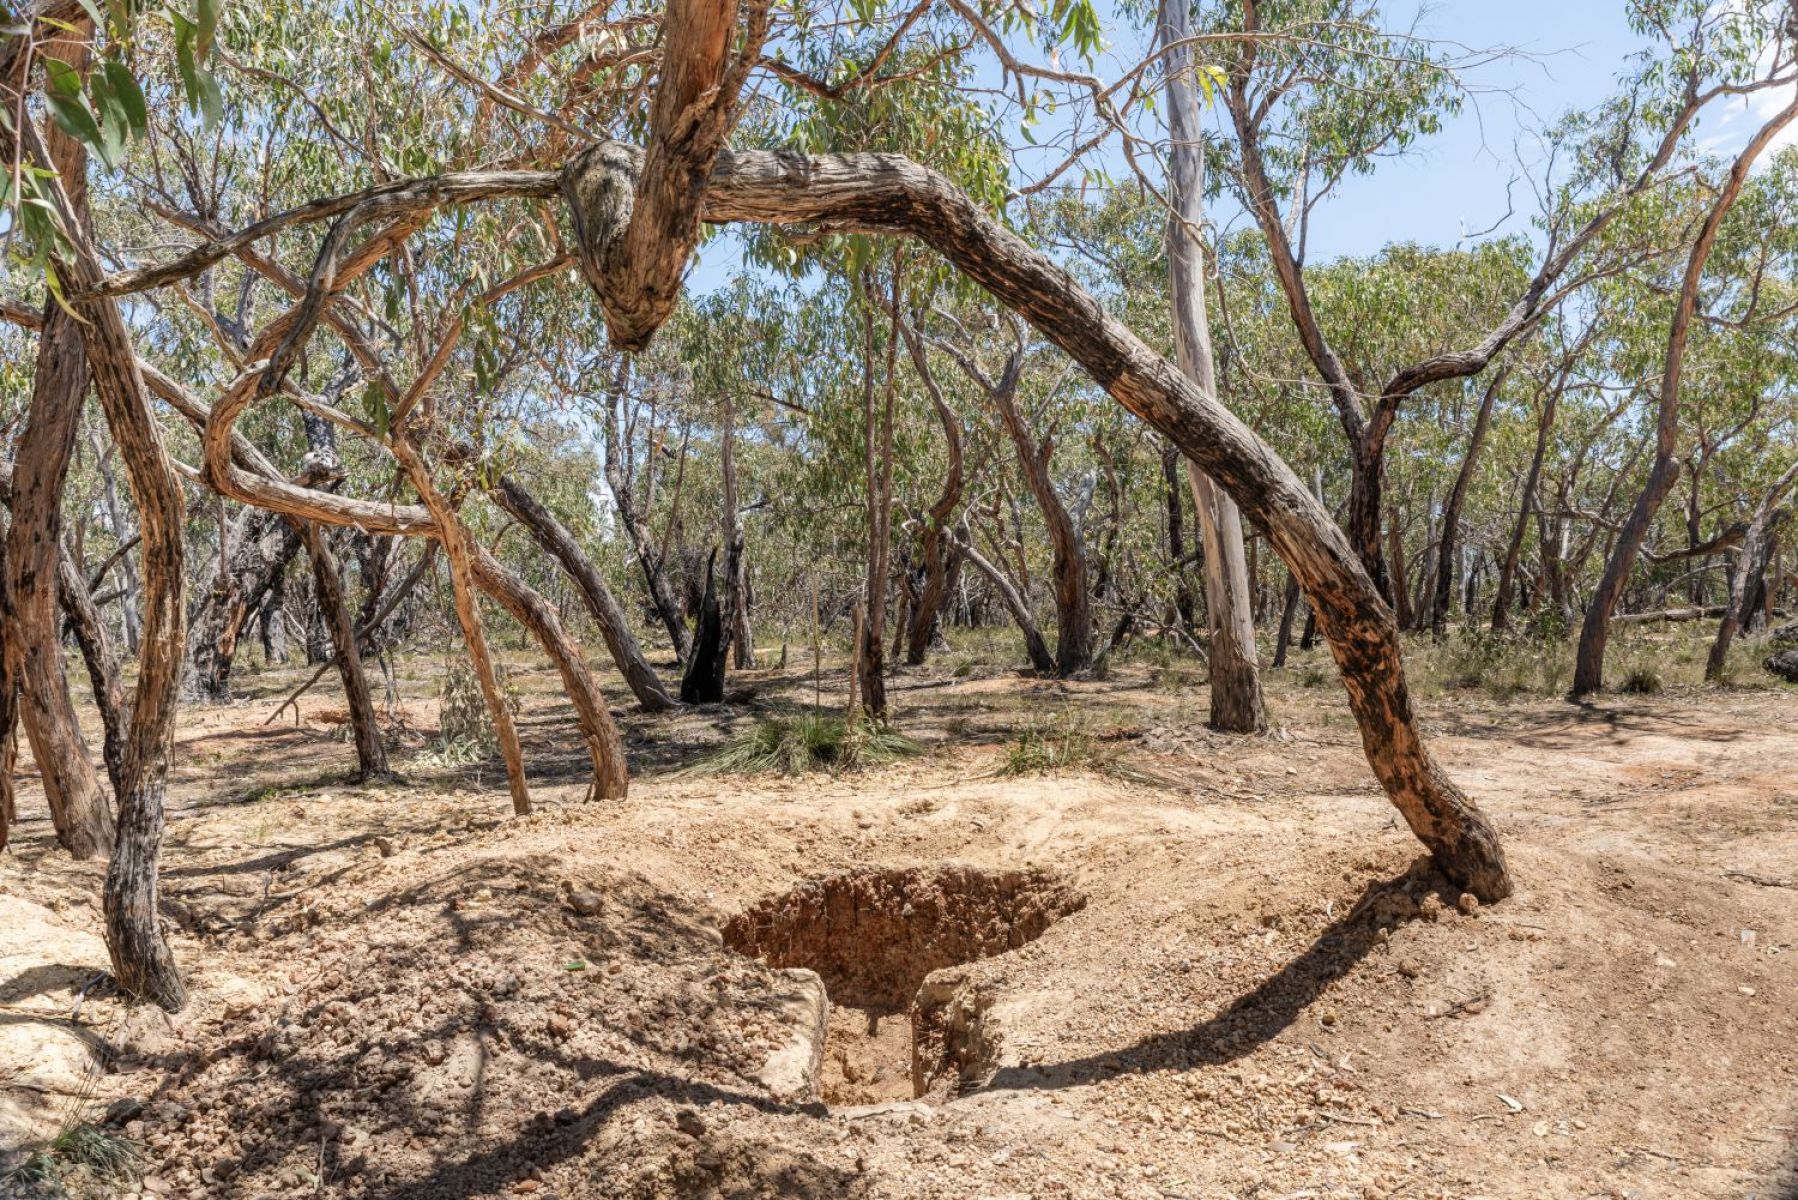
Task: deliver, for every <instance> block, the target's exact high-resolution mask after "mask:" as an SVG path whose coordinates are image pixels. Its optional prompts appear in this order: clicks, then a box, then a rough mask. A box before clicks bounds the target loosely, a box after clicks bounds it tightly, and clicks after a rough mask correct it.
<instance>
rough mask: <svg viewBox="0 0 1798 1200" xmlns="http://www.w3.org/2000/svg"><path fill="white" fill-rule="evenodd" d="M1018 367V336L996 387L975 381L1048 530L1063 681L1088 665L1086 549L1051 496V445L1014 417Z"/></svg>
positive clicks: (1090, 651)
mask: <svg viewBox="0 0 1798 1200" xmlns="http://www.w3.org/2000/svg"><path fill="white" fill-rule="evenodd" d="M1023 366H1024V347H1023V343H1022V337H1021V335H1020V337H1019V344H1018V346H1017V348H1016V349H1015V350H1013V351H1012V353H1011V354H1010V355H1009V356H1008V357H1007V358H1006V361H1005V368H1004V370H1003V371H1001V372H1000V374H999V378H998V379H997V380H996V381H991V382H989V381H987V380H986V379H985V378H984V377H983V376H976V377H975V378H976V379H977V380H978V381H979V382H980V383H981V384H982V385H983V387H984V389H985V391H986V393H987V395H988V397H989V398H990V399H991V400H992V402H993V406H994V407H995V408H997V409H998V410H999V420H1000V423H1001V424H1003V425H1004V427H1005V432H1006V434H1007V436H1009V437H1010V438H1011V444H1012V447H1013V448H1014V449H1015V450H1016V451H1017V456H1018V465H1019V466H1020V467H1021V468H1022V469H1023V474H1024V483H1025V486H1027V487H1028V488H1029V489H1030V495H1031V496H1032V498H1034V499H1035V500H1036V506H1037V508H1038V510H1039V511H1040V512H1041V513H1042V517H1043V526H1044V527H1045V528H1046V529H1047V530H1048V534H1049V548H1050V550H1051V552H1052V553H1051V559H1050V572H1049V574H1050V578H1051V580H1052V581H1053V583H1054V588H1055V674H1056V675H1058V676H1060V677H1062V678H1066V677H1067V676H1069V675H1073V674H1075V673H1076V672H1079V671H1084V670H1085V669H1086V668H1087V667H1089V666H1091V665H1092V657H1093V615H1092V599H1091V589H1090V588H1089V587H1088V581H1087V566H1086V547H1085V545H1084V544H1083V542H1082V539H1081V536H1080V531H1079V530H1078V529H1076V528H1075V527H1074V521H1073V518H1072V517H1070V516H1069V515H1068V510H1067V506H1066V505H1065V504H1063V503H1062V502H1061V496H1060V494H1059V493H1057V492H1056V490H1055V480H1054V477H1053V476H1052V475H1051V474H1050V473H1049V461H1050V458H1051V456H1052V455H1053V454H1054V450H1055V446H1054V442H1053V440H1052V439H1051V438H1046V437H1045V438H1043V439H1042V440H1041V441H1038V440H1037V438H1036V435H1035V434H1034V433H1033V432H1031V430H1030V429H1029V428H1028V427H1027V426H1026V425H1025V424H1024V418H1023V414H1021V413H1020V412H1019V411H1018V402H1017V399H1018V382H1019V379H1020V377H1021V376H1022V374H1023Z"/></svg>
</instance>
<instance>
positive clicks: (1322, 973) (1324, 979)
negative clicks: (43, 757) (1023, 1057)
mask: <svg viewBox="0 0 1798 1200" xmlns="http://www.w3.org/2000/svg"><path fill="white" fill-rule="evenodd" d="M1431 875H1433V870H1432V869H1431V868H1430V867H1429V865H1428V861H1427V860H1425V859H1419V860H1418V863H1417V864H1415V865H1413V866H1412V867H1411V868H1410V869H1408V870H1406V871H1404V872H1401V873H1400V874H1398V875H1396V876H1393V877H1392V878H1390V879H1385V880H1378V881H1375V882H1372V883H1369V884H1368V885H1367V886H1366V888H1365V889H1363V891H1362V893H1361V895H1360V897H1358V898H1357V899H1356V901H1355V903H1354V904H1352V905H1351V906H1350V907H1349V910H1348V912H1347V913H1346V914H1345V915H1344V916H1342V917H1340V918H1338V919H1337V920H1336V921H1334V922H1332V923H1331V924H1330V925H1328V926H1326V927H1325V928H1324V930H1323V932H1322V933H1320V934H1319V935H1318V936H1317V938H1316V940H1314V941H1313V942H1312V943H1311V944H1310V945H1309V946H1308V947H1306V948H1305V950H1304V951H1303V952H1302V953H1300V954H1299V955H1298V957H1296V958H1294V959H1292V960H1291V961H1290V962H1288V963H1287V964H1286V965H1285V966H1284V967H1282V968H1280V970H1279V971H1278V972H1277V973H1275V974H1274V975H1273V976H1271V977H1269V978H1268V979H1266V980H1264V981H1263V982H1262V983H1261V984H1260V985H1259V986H1257V987H1256V988H1255V989H1254V990H1253V991H1251V992H1248V993H1247V994H1245V995H1242V996H1239V997H1237V998H1236V999H1235V1000H1234V1001H1232V1002H1231V1003H1230V1005H1229V1006H1228V1007H1227V1008H1225V1009H1223V1010H1222V1011H1221V1012H1219V1013H1217V1014H1216V1015H1215V1016H1213V1017H1210V1018H1209V1019H1207V1020H1205V1021H1202V1022H1200V1023H1199V1024H1197V1025H1195V1026H1193V1027H1192V1028H1190V1029H1180V1030H1174V1031H1170V1032H1166V1033H1157V1034H1152V1035H1150V1036H1148V1037H1145V1038H1142V1039H1141V1040H1139V1041H1137V1042H1134V1043H1132V1044H1131V1045H1129V1046H1125V1047H1121V1048H1119V1049H1116V1050H1106V1051H1102V1052H1100V1053H1097V1054H1089V1055H1086V1056H1084V1057H1081V1058H1074V1059H1069V1060H1067V1061H1065V1062H1058V1063H1048V1064H1033V1065H1031V1066H1014V1067H1002V1068H1000V1069H999V1071H998V1072H997V1073H996V1074H995V1075H994V1076H993V1077H992V1078H991V1079H990V1080H989V1081H988V1082H987V1083H986V1084H985V1087H986V1088H992V1089H1009V1090H1017V1091H1026V1090H1045V1089H1056V1088H1064V1087H1072V1086H1076V1085H1079V1084H1085V1083H1091V1082H1094V1081H1096V1080H1100V1079H1108V1078H1112V1077H1114V1076H1118V1075H1130V1074H1137V1075H1146V1074H1151V1073H1154V1072H1158V1071H1180V1070H1189V1069H1191V1068H1194V1067H1212V1066H1222V1065H1225V1064H1228V1063H1231V1062H1235V1061H1236V1060H1238V1059H1241V1058H1245V1057H1247V1056H1248V1055H1250V1054H1252V1053H1253V1052H1254V1051H1255V1050H1256V1049H1258V1048H1259V1047H1261V1046H1263V1045H1265V1044H1266V1043H1268V1042H1271V1041H1273V1040H1274V1039H1275V1038H1277V1037H1278V1036H1279V1035H1280V1034H1281V1033H1282V1032H1284V1031H1285V1030H1286V1029H1288V1028H1290V1027H1291V1026H1292V1025H1293V1023H1294V1022H1296V1021H1297V1020H1298V1019H1299V1017H1300V1016H1301V1015H1302V1014H1303V1013H1304V1011H1305V1010H1306V1009H1307V1008H1308V1007H1309V1006H1310V1005H1311V1003H1312V1002H1313V1001H1315V1000H1316V999H1317V998H1318V997H1319V996H1321V995H1322V994H1323V993H1324V992H1325V991H1327V990H1328V989H1329V987H1330V985H1331V984H1333V983H1335V982H1336V981H1337V980H1339V979H1341V978H1343V977H1344V976H1346V975H1348V974H1349V972H1351V971H1353V970H1354V969H1355V967H1356V966H1358V965H1359V964H1360V963H1361V961H1362V960H1363V959H1365V958H1366V957H1367V956H1368V954H1369V953H1371V952H1372V950H1373V948H1374V947H1375V946H1376V945H1378V944H1379V942H1380V939H1379V931H1380V926H1379V923H1378V922H1377V921H1376V920H1375V918H1374V917H1373V916H1372V914H1371V910H1372V908H1373V906H1374V902H1375V901H1377V900H1378V899H1379V898H1380V897H1382V896H1384V895H1388V894H1394V893H1396V892H1398V891H1400V890H1401V889H1403V888H1404V887H1405V886H1406V885H1407V884H1408V883H1411V882H1413V881H1415V880H1418V879H1424V880H1426V881H1427V880H1428V879H1429V878H1430V877H1431ZM1426 886H1428V885H1427V882H1426Z"/></svg>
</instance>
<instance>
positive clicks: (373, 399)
mask: <svg viewBox="0 0 1798 1200" xmlns="http://www.w3.org/2000/svg"><path fill="white" fill-rule="evenodd" d="M362 412H363V415H364V416H366V417H367V418H368V421H369V424H371V425H373V426H374V427H375V430H376V432H378V433H379V434H380V435H381V436H382V437H386V436H387V428H388V425H389V424H390V423H391V422H392V420H393V410H392V409H391V408H390V407H389V406H388V403H387V389H386V388H385V387H383V386H381V381H380V380H378V379H371V380H369V381H368V386H367V387H365V388H363V389H362Z"/></svg>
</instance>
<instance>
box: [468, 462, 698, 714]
mask: <svg viewBox="0 0 1798 1200" xmlns="http://www.w3.org/2000/svg"><path fill="white" fill-rule="evenodd" d="M493 496H494V498H495V499H496V500H498V501H499V506H500V507H501V508H503V509H505V510H506V511H507V512H508V513H510V514H511V515H512V516H513V517H514V518H516V519H517V521H518V523H519V524H520V525H523V526H524V527H525V529H526V530H527V531H528V532H529V533H530V535H531V540H532V541H534V542H536V543H537V545H538V546H539V547H541V548H542V549H543V551H544V552H545V553H546V554H548V555H550V556H551V557H552V558H554V559H555V560H556V561H557V562H558V563H560V564H562V569H563V570H564V571H566V572H567V573H568V576H569V578H570V579H573V580H574V582H575V586H576V587H578V588H580V590H581V598H582V599H583V600H585V601H586V602H587V611H588V612H589V613H590V614H591V615H592V617H593V622H594V624H596V625H598V626H599V632H600V636H602V637H604V638H605V640H606V648H607V649H608V650H610V651H611V652H612V661H613V662H614V663H616V664H617V666H618V670H619V672H620V673H621V674H622V675H623V676H624V681H625V683H626V684H628V685H629V686H630V689H631V693H632V694H633V695H635V696H636V697H637V702H638V703H639V704H641V705H642V706H643V707H644V709H645V710H646V711H649V712H661V711H662V710H664V709H668V708H672V707H674V698H673V697H672V696H670V695H669V694H668V692H667V690H666V689H665V688H663V686H662V680H661V678H660V677H659V676H657V675H656V672H655V668H654V667H652V666H650V665H649V661H648V660H647V659H645V658H644V657H643V649H642V647H640V646H638V645H637V639H636V636H635V635H634V634H632V633H631V628H630V623H629V621H628V620H626V618H625V615H624V610H623V609H621V608H619V607H618V601H617V599H616V598H615V597H614V596H613V595H612V590H611V589H610V588H608V587H607V586H606V581H605V580H604V579H603V578H602V577H601V576H600V574H599V569H598V568H597V567H595V566H594V565H593V560H592V559H590V558H588V557H587V554H586V552H585V551H583V550H582V549H581V547H580V544H579V543H578V542H576V541H575V540H574V535H573V534H571V533H569V532H568V530H567V529H566V528H565V527H564V526H563V525H562V523H561V522H560V521H558V520H556V518H555V514H553V513H551V512H550V511H549V510H548V509H547V508H545V507H543V505H542V504H541V503H539V502H538V500H537V498H536V497H535V496H533V495H531V494H530V493H529V492H528V491H526V490H525V489H524V487H523V486H522V485H520V484H519V483H518V482H517V481H516V480H514V479H512V478H511V477H510V476H506V475H502V476H500V478H499V482H498V484H497V486H496V487H495V488H494V491H493Z"/></svg>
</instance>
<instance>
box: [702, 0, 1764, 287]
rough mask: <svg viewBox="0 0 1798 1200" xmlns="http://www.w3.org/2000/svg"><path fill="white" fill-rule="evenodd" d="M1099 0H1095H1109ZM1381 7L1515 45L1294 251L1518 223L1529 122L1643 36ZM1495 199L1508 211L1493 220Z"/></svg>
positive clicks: (1507, 17)
mask: <svg viewBox="0 0 1798 1200" xmlns="http://www.w3.org/2000/svg"><path fill="white" fill-rule="evenodd" d="M1100 4H1101V11H1102V12H1103V11H1105V10H1107V9H1110V7H1111V4H1112V0H1100ZM1385 11H1386V13H1387V23H1388V26H1389V27H1390V28H1393V29H1405V28H1414V29H1415V31H1416V32H1417V33H1418V34H1419V35H1420V36H1424V37H1429V38H1434V39H1440V40H1442V41H1444V42H1447V43H1451V44H1452V45H1451V46H1450V47H1448V48H1447V49H1449V50H1450V51H1451V52H1452V51H1453V50H1455V49H1456V48H1459V47H1464V48H1466V49H1467V50H1469V51H1480V50H1495V49H1499V48H1509V49H1510V50H1512V51H1515V52H1516V53H1514V54H1508V55H1501V56H1498V57H1496V58H1494V59H1493V60H1492V61H1489V62H1486V63H1485V64H1484V65H1481V66H1478V67H1476V68H1474V69H1471V70H1469V71H1467V72H1465V73H1464V75H1463V82H1464V83H1465V84H1466V85H1467V87H1468V89H1469V92H1468V96H1467V98H1466V103H1465V104H1464V106H1463V109H1462V111H1461V112H1460V113H1459V114H1458V115H1456V116H1454V117H1452V118H1450V119H1449V120H1447V121H1446V122H1445V125H1444V128H1443V130H1442V132H1441V133H1440V134H1439V135H1437V136H1436V137H1433V138H1430V139H1428V140H1427V141H1424V142H1421V143H1419V144H1417V145H1416V146H1414V147H1413V148H1412V149H1411V151H1410V152H1408V153H1407V154H1406V155H1405V156H1404V157H1402V158H1398V159H1389V160H1386V161H1384V162H1382V163H1381V164H1380V166H1379V168H1378V170H1377V171H1376V172H1375V173H1374V174H1372V175H1368V176H1361V177H1355V178H1351V179H1348V180H1346V181H1344V182H1343V183H1342V184H1341V185H1340V187H1339V188H1338V190H1337V191H1336V192H1335V193H1334V194H1333V195H1332V196H1331V197H1329V198H1328V199H1327V200H1326V201H1325V202H1324V203H1323V204H1321V205H1319V206H1318V208H1317V209H1316V211H1315V213H1314V215H1313V217H1312V225H1311V231H1310V240H1309V251H1308V258H1309V259H1310V261H1311V262H1313V263H1318V262H1322V261H1327V260H1329V259H1331V258H1335V257H1338V256H1342V255H1363V254H1370V253H1374V252H1376V251H1378V250H1379V249H1380V248H1382V247H1383V246H1386V245H1389V244H1391V243H1393V242H1405V241H1416V242H1421V243H1425V244H1433V245H1443V246H1446V245H1452V244H1454V243H1455V242H1456V241H1457V240H1458V239H1460V238H1462V237H1463V236H1464V235H1465V234H1469V233H1472V234H1480V233H1483V232H1485V231H1487V230H1489V229H1491V228H1492V227H1493V225H1494V223H1495V222H1501V220H1502V224H1500V225H1499V226H1498V228H1497V229H1496V230H1495V231H1494V232H1495V233H1497V234H1503V233H1515V232H1524V233H1528V232H1529V231H1530V230H1529V220H1530V217H1531V215H1532V214H1533V212H1534V211H1535V196H1534V193H1533V192H1532V191H1531V189H1530V186H1529V179H1530V168H1531V167H1533V166H1537V165H1539V164H1540V161H1541V158H1542V155H1543V153H1544V148H1543V147H1542V146H1541V144H1540V143H1539V141H1537V140H1536V138H1535V136H1534V135H1535V133H1536V132H1537V131H1539V130H1541V129H1543V128H1544V127H1546V126H1548V125H1549V124H1550V123H1551V122H1553V121H1554V120H1555V118H1557V117H1559V116H1560V115H1561V114H1563V113H1565V112H1566V111H1568V110H1569V109H1576V108H1589V107H1591V106H1593V105H1595V104H1597V103H1599V102H1600V101H1602V100H1603V99H1604V98H1605V97H1606V96H1607V95H1609V94H1610V93H1611V92H1612V90H1613V89H1614V88H1615V86H1616V80H1617V78H1618V76H1619V75H1620V74H1621V73H1623V72H1624V71H1625V70H1626V69H1627V68H1628V66H1629V58H1630V56H1631V55H1632V54H1633V53H1635V52H1636V51H1637V50H1639V49H1640V48H1641V47H1642V45H1643V43H1642V41H1641V40H1640V39H1639V38H1638V37H1637V36H1636V35H1635V34H1634V33H1633V32H1632V31H1631V30H1630V28H1629V24H1628V21H1627V18H1626V10H1625V0H1390V2H1389V3H1388V4H1387V5H1386V6H1385ZM1108 24H1111V23H1110V22H1108ZM1109 40H1110V41H1111V42H1113V43H1114V45H1112V47H1111V49H1110V51H1109V53H1108V55H1107V56H1106V61H1102V62H1101V63H1100V64H1099V73H1100V74H1101V75H1102V76H1104V77H1107V78H1114V77H1116V76H1117V75H1118V74H1121V73H1122V71H1123V69H1124V68H1125V67H1126V66H1128V65H1129V64H1132V63H1134V62H1135V61H1137V59H1138V58H1139V57H1140V56H1141V53H1142V39H1141V34H1139V33H1138V32H1137V31H1136V30H1135V29H1133V28H1131V27H1130V26H1129V25H1128V24H1120V25H1116V26H1115V27H1114V28H1113V30H1112V33H1111V36H1110V39H1109ZM1783 102H1784V98H1783V97H1781V96H1778V95H1774V94H1767V95H1764V96H1762V97H1760V98H1758V100H1757V101H1756V102H1755V105H1754V106H1753V107H1752V108H1751V107H1750V106H1749V105H1748V104H1747V103H1746V102H1743V101H1736V102H1734V106H1733V107H1730V108H1725V107H1723V106H1721V105H1719V106H1718V108H1717V110H1716V111H1715V112H1712V113H1710V114H1707V116H1706V118H1705V119H1704V120H1703V121H1702V122H1701V123H1700V126H1699V144H1700V146H1701V147H1704V148H1706V149H1715V150H1718V151H1720V152H1727V151H1728V150H1731V149H1733V148H1734V147H1735V146H1738V145H1740V144H1741V143H1742V142H1743V141H1745V140H1746V139H1747V137H1748V136H1749V133H1750V132H1751V129H1752V127H1753V125H1755V124H1756V123H1757V122H1756V121H1755V120H1754V117H1755V115H1756V113H1758V112H1761V111H1763V110H1765V109H1766V108H1767V107H1768V106H1773V107H1777V106H1778V105H1779V104H1781V103H1783ZM1217 120H1218V115H1217V114H1216V112H1215V111H1213V112H1212V113H1211V114H1209V115H1208V116H1207V121H1208V122H1210V123H1211V124H1212V127H1213V128H1215V123H1216V121H1217ZM1114 173H1117V172H1115V171H1114ZM1513 180H1515V181H1516V182H1515V187H1514V189H1513V191H1512V195H1511V199H1510V201H1507V187H1508V186H1509V185H1511V184H1512V181H1513ZM1508 208H1509V209H1511V210H1513V211H1512V215H1511V216H1510V217H1509V219H1508V220H1503V218H1505V216H1506V212H1507V209H1508ZM1212 215H1213V219H1215V220H1219V221H1224V222H1229V223H1232V224H1233V223H1235V221H1236V220H1240V219H1241V218H1240V216H1238V217H1236V218H1234V219H1233V218H1232V216H1231V214H1229V213H1228V212H1225V211H1222V210H1221V209H1220V210H1219V211H1215V212H1214V213H1213V214H1212ZM737 264H738V258H737V254H736V250H735V246H734V245H733V243H732V239H730V238H728V237H726V238H720V239H718V240H716V241H714V242H712V243H710V244H709V245H708V246H707V247H706V249H705V251H704V252H703V254H702V256H701V261H700V263H699V265H698V267H697V268H696V270H695V272H694V274H693V276H692V277H691V279H690V285H691V286H692V288H693V290H695V291H699V292H704V291H710V290H712V289H714V288H716V287H719V286H722V285H724V284H726V283H727V282H728V281H729V279H730V276H731V274H732V273H733V272H734V271H735V270H736V269H737Z"/></svg>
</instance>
